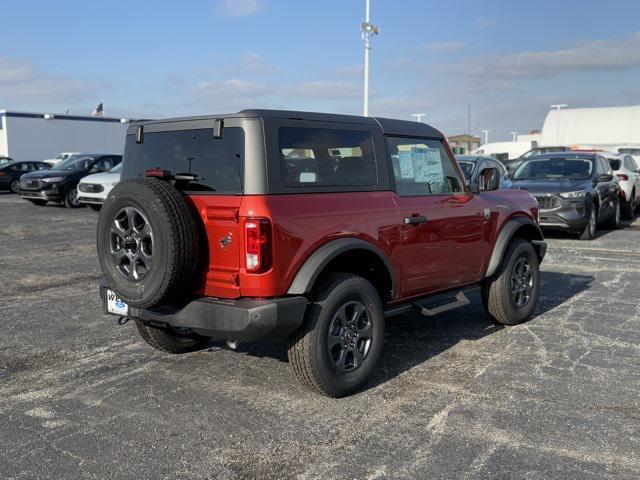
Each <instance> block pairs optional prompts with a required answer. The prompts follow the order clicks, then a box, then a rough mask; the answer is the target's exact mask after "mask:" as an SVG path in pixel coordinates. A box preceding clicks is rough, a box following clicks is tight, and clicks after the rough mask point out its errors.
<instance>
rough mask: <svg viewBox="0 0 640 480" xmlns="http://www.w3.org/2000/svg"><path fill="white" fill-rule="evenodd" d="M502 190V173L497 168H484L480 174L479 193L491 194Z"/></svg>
mask: <svg viewBox="0 0 640 480" xmlns="http://www.w3.org/2000/svg"><path fill="white" fill-rule="evenodd" d="M498 188H500V173H499V172H498V169H497V168H495V167H487V168H483V169H482V170H481V171H480V173H479V174H478V185H477V191H478V192H490V191H493V190H498Z"/></svg>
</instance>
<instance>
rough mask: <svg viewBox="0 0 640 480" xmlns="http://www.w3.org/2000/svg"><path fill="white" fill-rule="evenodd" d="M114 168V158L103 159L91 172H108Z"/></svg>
mask: <svg viewBox="0 0 640 480" xmlns="http://www.w3.org/2000/svg"><path fill="white" fill-rule="evenodd" d="M112 168H113V157H102V158H101V159H100V160H98V161H97V162H96V163H95V164H94V165H93V167H91V171H92V172H106V171H107V170H111V169H112Z"/></svg>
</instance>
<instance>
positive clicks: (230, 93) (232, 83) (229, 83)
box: [191, 78, 272, 98]
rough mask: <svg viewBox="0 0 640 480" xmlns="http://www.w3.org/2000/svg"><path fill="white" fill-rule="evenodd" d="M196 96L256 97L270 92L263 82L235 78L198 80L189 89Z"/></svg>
mask: <svg viewBox="0 0 640 480" xmlns="http://www.w3.org/2000/svg"><path fill="white" fill-rule="evenodd" d="M191 92H192V93H193V94H195V95H196V96H206V97H220V98H229V97H231V98H238V97H242V98H257V97H262V96H265V95H267V94H269V93H271V92H272V89H271V88H270V87H269V86H268V85H265V84H264V83H258V82H248V81H245V80H239V79H236V78H233V79H230V80H225V81H222V82H200V83H199V84H197V85H196V86H194V87H193V88H192V89H191Z"/></svg>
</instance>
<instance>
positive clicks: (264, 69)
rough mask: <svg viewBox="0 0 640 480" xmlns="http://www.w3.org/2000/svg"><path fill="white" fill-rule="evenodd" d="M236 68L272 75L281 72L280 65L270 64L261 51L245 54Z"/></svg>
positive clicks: (247, 71)
mask: <svg viewBox="0 0 640 480" xmlns="http://www.w3.org/2000/svg"><path fill="white" fill-rule="evenodd" d="M235 69H236V70H237V71H239V72H242V73H263V74H270V75H272V74H276V73H279V72H280V67H278V66H276V65H269V64H268V63H266V62H265V60H264V58H262V55H260V54H259V53H247V54H245V55H243V56H242V57H240V62H239V64H238V66H237V67H236V68H235Z"/></svg>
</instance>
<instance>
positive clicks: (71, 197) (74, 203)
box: [64, 187, 80, 208]
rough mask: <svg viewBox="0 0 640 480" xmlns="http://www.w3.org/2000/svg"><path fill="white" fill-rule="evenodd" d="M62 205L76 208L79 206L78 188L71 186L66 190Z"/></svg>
mask: <svg viewBox="0 0 640 480" xmlns="http://www.w3.org/2000/svg"><path fill="white" fill-rule="evenodd" d="M64 206H65V207H67V208H78V207H79V206H80V202H79V201H78V189H77V188H76V187H71V188H70V189H69V190H67V193H66V195H65V196H64Z"/></svg>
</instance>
